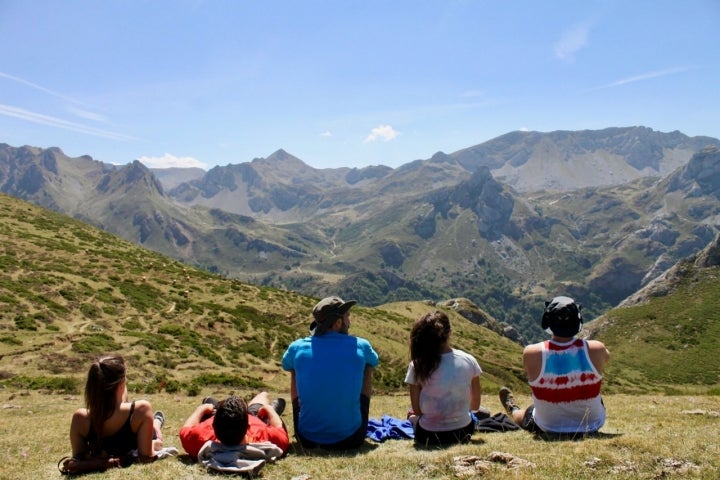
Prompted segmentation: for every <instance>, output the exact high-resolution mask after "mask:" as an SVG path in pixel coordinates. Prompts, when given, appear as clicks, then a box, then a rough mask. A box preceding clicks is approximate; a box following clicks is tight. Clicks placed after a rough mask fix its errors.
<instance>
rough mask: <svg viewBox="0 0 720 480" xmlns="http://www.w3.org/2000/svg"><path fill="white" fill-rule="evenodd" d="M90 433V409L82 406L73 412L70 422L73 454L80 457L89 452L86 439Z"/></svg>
mask: <svg viewBox="0 0 720 480" xmlns="http://www.w3.org/2000/svg"><path fill="white" fill-rule="evenodd" d="M89 434H90V418H89V417H88V411H87V410H86V409H84V408H80V409H78V410H77V411H75V413H74V414H73V417H72V422H71V423H70V445H71V446H72V456H73V457H75V458H80V457H81V456H82V455H83V454H84V453H86V452H87V445H86V441H85V439H86V438H87V437H88V435H89Z"/></svg>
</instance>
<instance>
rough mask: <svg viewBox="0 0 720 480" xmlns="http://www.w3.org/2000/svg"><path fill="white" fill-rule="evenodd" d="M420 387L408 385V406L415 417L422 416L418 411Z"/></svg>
mask: <svg viewBox="0 0 720 480" xmlns="http://www.w3.org/2000/svg"><path fill="white" fill-rule="evenodd" d="M421 390H422V387H421V386H420V385H418V384H410V406H411V407H412V409H413V412H414V413H415V415H417V416H420V415H422V411H421V410H420V391H421Z"/></svg>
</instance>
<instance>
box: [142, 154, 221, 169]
mask: <svg viewBox="0 0 720 480" xmlns="http://www.w3.org/2000/svg"><path fill="white" fill-rule="evenodd" d="M138 161H139V162H140V163H142V164H143V165H145V166H146V167H148V168H173V167H174V168H202V169H203V170H207V165H206V164H204V163H203V162H201V161H200V160H198V159H196V158H193V157H176V156H175V155H172V154H169V153H166V154H165V155H163V156H162V157H140V158H138Z"/></svg>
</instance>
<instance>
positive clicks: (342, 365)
mask: <svg viewBox="0 0 720 480" xmlns="http://www.w3.org/2000/svg"><path fill="white" fill-rule="evenodd" d="M378 363H379V358H378V355H377V353H375V350H373V348H372V346H371V345H370V342H368V341H367V340H365V339H364V338H359V337H353V336H352V335H345V334H341V333H337V332H327V333H325V334H324V335H321V336H318V337H316V336H311V337H305V338H300V339H298V340H295V341H294V342H293V343H291V344H290V346H289V347H288V349H287V350H286V351H285V354H284V355H283V359H282V366H283V368H284V369H285V370H288V371H289V370H295V385H296V387H297V392H298V397H299V399H300V418H299V419H298V430H300V433H301V434H302V436H303V437H305V438H307V439H308V440H311V441H313V442H315V443H319V444H332V443H335V442H339V441H340V440H343V439H345V438H347V437H349V436H350V435H352V434H353V433H355V431H356V430H357V429H358V428H360V423H361V421H362V419H361V416H360V393H361V392H362V385H363V377H364V373H365V366H366V365H369V366H371V367H376V366H377V365H378Z"/></svg>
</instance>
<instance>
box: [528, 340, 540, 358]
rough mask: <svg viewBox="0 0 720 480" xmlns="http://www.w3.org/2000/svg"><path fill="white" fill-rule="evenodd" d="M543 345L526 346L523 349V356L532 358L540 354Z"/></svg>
mask: <svg viewBox="0 0 720 480" xmlns="http://www.w3.org/2000/svg"><path fill="white" fill-rule="evenodd" d="M542 349H543V344H542V342H541V343H533V344H531V345H528V346H526V347H525V348H524V349H523V356H534V355H538V354H540V353H542Z"/></svg>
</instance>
